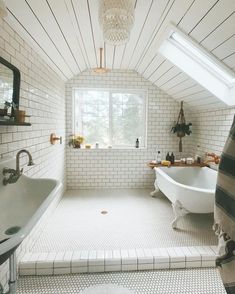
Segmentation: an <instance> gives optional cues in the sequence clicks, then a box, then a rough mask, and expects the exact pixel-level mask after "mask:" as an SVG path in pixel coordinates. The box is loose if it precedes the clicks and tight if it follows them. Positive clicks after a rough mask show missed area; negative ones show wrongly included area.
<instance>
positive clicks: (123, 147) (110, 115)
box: [72, 87, 148, 150]
mask: <svg viewBox="0 0 235 294" xmlns="http://www.w3.org/2000/svg"><path fill="white" fill-rule="evenodd" d="M76 90H79V91H89V90H90V91H100V92H102V91H106V92H109V140H110V138H111V137H112V136H111V134H112V132H111V131H112V120H111V118H112V111H110V110H111V109H112V103H111V100H112V93H117V92H118V93H124V94H127V93H133V94H135V93H136V94H140V93H141V94H143V97H144V103H143V105H144V109H143V114H144V118H143V121H144V123H145V127H144V134H143V138H144V143H143V145H141V146H140V147H139V148H135V142H133V146H127V145H112V144H111V143H112V142H109V143H110V145H111V146H112V148H111V149H122V150H124V149H127V150H128V149H147V129H148V128H147V125H148V90H147V89H132V88H126V89H124V88H97V87H95V88H91V87H87V88H86V87H81V88H80V87H73V89H72V130H73V133H75V129H76V127H75V124H76V118H75V92H76ZM92 149H94V148H92ZM99 149H109V148H108V146H107V147H104V146H101V147H99Z"/></svg>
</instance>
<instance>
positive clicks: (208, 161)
mask: <svg viewBox="0 0 235 294" xmlns="http://www.w3.org/2000/svg"><path fill="white" fill-rule="evenodd" d="M206 156H208V157H212V158H211V159H207V160H205V161H204V164H206V165H207V164H208V163H210V162H211V163H212V162H213V163H215V164H219V162H220V156H218V155H216V154H215V153H206Z"/></svg>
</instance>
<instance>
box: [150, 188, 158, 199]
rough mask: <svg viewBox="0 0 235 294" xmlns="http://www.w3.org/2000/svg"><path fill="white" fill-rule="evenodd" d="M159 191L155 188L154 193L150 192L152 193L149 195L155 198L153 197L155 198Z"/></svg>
mask: <svg viewBox="0 0 235 294" xmlns="http://www.w3.org/2000/svg"><path fill="white" fill-rule="evenodd" d="M159 191H160V190H159V189H158V188H157V189H156V188H155V190H154V191H152V192H150V195H151V196H152V197H155V196H157V193H158V192H159Z"/></svg>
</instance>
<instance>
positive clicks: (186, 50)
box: [159, 25, 235, 106]
mask: <svg viewBox="0 0 235 294" xmlns="http://www.w3.org/2000/svg"><path fill="white" fill-rule="evenodd" d="M159 52H160V53H161V54H162V55H163V56H164V57H166V58H167V59H169V60H170V61H171V62H172V63H173V64H175V65H176V66H177V67H179V68H180V69H181V70H182V71H184V72H185V73H186V74H188V75H189V76H190V77H192V78H193V79H194V80H196V81H197V82H198V83H199V84H201V85H202V86H203V87H204V88H206V89H207V90H209V91H210V92H211V93H212V94H214V95H215V96H216V97H218V98H219V99H220V100H222V101H223V102H224V103H226V104H227V105H229V106H232V105H235V73H234V72H233V71H232V70H230V69H229V68H228V67H227V66H226V65H224V64H223V63H222V62H221V61H219V60H218V59H216V58H215V57H214V56H213V55H212V54H211V53H209V52H207V51H206V50H205V49H204V48H203V47H202V46H200V45H198V44H197V43H196V42H195V41H193V40H192V39H191V38H190V37H189V36H187V35H185V34H183V33H182V32H181V31H179V30H178V29H177V28H176V27H174V26H172V25H171V26H170V27H169V28H168V29H167V31H166V35H165V36H164V38H163V40H162V42H161V45H160V47H159Z"/></svg>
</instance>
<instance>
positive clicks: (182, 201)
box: [152, 167, 217, 228]
mask: <svg viewBox="0 0 235 294" xmlns="http://www.w3.org/2000/svg"><path fill="white" fill-rule="evenodd" d="M154 169H155V172H156V181H155V191H154V192H152V195H155V193H156V192H157V191H159V190H161V191H162V192H163V194H165V195H166V197H167V198H168V199H169V200H170V201H171V203H172V207H173V210H174V214H175V219H174V221H173V222H172V227H173V228H176V226H177V221H178V219H179V218H180V217H181V216H184V215H185V214H187V213H190V212H192V213H211V212H213V210H214V197H215V187H216V179H217V172H216V171H215V170H212V169H210V168H208V167H169V168H168V167H157V168H156V167H155V168H154Z"/></svg>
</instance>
